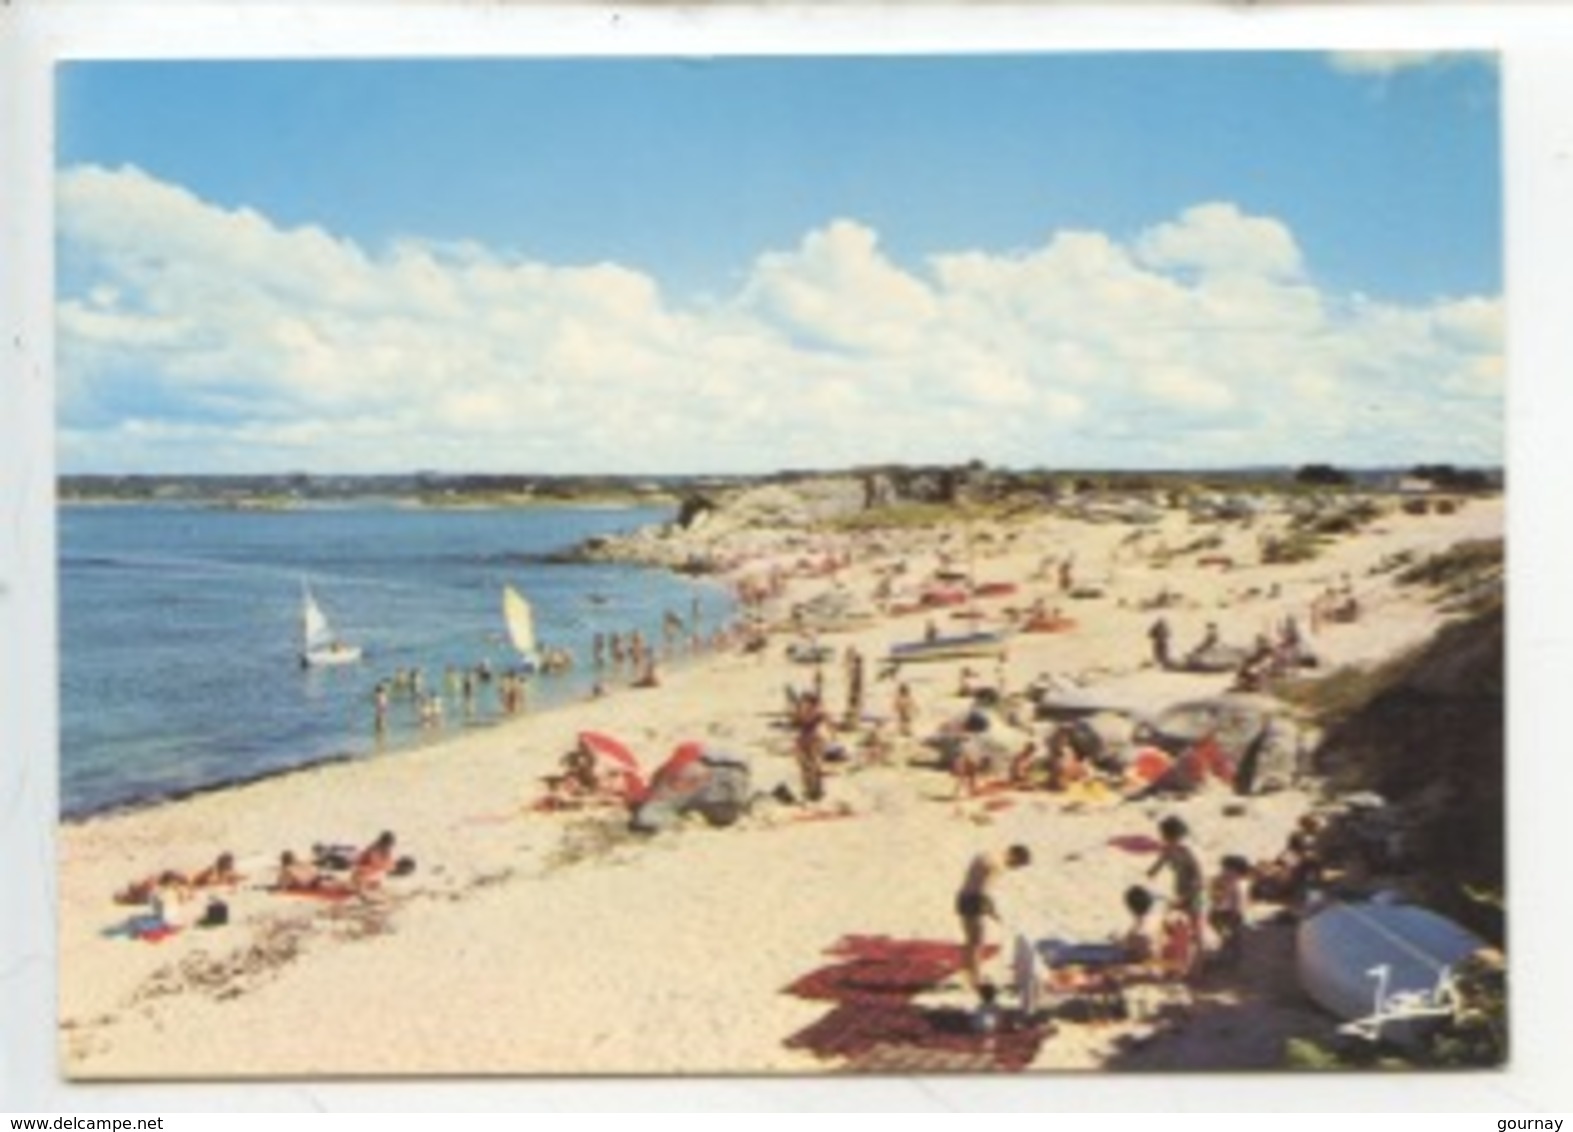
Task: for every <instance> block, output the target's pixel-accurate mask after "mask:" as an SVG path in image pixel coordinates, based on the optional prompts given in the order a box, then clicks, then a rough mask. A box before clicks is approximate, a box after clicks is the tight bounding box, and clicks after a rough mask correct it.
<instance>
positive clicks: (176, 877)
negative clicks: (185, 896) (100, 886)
mask: <svg viewBox="0 0 1573 1132" xmlns="http://www.w3.org/2000/svg"><path fill="white" fill-rule="evenodd" d="M242 879H243V878H242V877H241V875H240V874H239V873H238V872H236V871H235V855H234V854H233V853H227V852H226V853H220V854H219V855H218V857H216V858H215V859H214V861H213V863H212V864H211V865H208V866H207V867H206V868H202V869H198V870H197V871H196V872H195V873H192V874H190V875H189V876H188V875H187V874H186V873H183V872H180V871H178V870H176V869H165V870H164V871H163V872H160V873H154V874H153V875H152V876H147V877H143V878H142V879H141V880H136V881H132V882H131V883H130V884H128V885H126V887H125V888H123V889H121V890H120V891H119V892H117V893H115V903H117V904H146V903H148V902H149V901H150V900H151V899H152V898H153V894H154V893H155V892H156V891H157V890H158V889H159V888H160V887H161V886H164V885H170V884H177V883H178V884H182V885H185V886H187V887H189V888H213V887H216V886H218V885H230V884H236V883H238V882H239V881H241V880H242Z"/></svg>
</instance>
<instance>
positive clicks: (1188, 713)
mask: <svg viewBox="0 0 1573 1132" xmlns="http://www.w3.org/2000/svg"><path fill="white" fill-rule="evenodd" d="M1150 733H1151V736H1152V738H1153V739H1154V740H1155V741H1156V742H1157V743H1158V744H1159V745H1160V746H1163V747H1165V748H1166V749H1168V750H1169V751H1171V752H1173V753H1178V752H1179V751H1181V750H1184V749H1187V748H1189V747H1191V746H1192V745H1194V744H1196V743H1198V742H1201V741H1202V740H1204V739H1207V738H1209V737H1211V739H1212V741H1213V742H1214V743H1215V744H1216V745H1217V747H1218V749H1219V752H1220V753H1221V755H1222V757H1223V759H1225V760H1226V761H1227V762H1228V763H1229V764H1230V765H1232V766H1233V767H1235V768H1236V771H1235V776H1234V785H1235V789H1236V790H1237V791H1238V792H1240V793H1242V794H1252V793H1262V792H1265V791H1267V790H1275V789H1283V788H1285V787H1287V786H1289V785H1292V784H1293V782H1294V781H1295V779H1296V778H1298V776H1299V774H1300V769H1301V765H1300V764H1301V758H1302V746H1303V744H1302V741H1301V734H1300V728H1299V727H1298V726H1297V725H1296V724H1295V723H1294V721H1293V720H1291V719H1289V718H1287V717H1286V716H1285V715H1284V714H1283V712H1282V709H1281V707H1280V706H1279V705H1278V703H1277V702H1276V701H1275V700H1272V699H1270V698H1268V697H1266V696H1257V695H1250V694H1241V693H1230V694H1226V695H1222V696H1212V697H1209V698H1207V699H1200V700H1190V701H1187V702H1185V703H1180V704H1175V705H1174V706H1172V707H1170V708H1167V709H1166V710H1164V711H1162V712H1160V713H1159V714H1158V715H1157V717H1156V718H1155V719H1154V720H1153V721H1152V723H1151V724H1150Z"/></svg>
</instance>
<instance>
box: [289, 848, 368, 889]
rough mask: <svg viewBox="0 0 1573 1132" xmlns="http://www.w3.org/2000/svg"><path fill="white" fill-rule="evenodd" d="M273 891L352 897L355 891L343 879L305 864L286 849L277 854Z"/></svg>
mask: <svg viewBox="0 0 1573 1132" xmlns="http://www.w3.org/2000/svg"><path fill="white" fill-rule="evenodd" d="M273 891H275V892H290V893H299V894H303V895H319V896H353V895H355V894H356V892H357V889H356V888H355V886H354V885H353V884H351V883H350V882H348V881H346V880H345V879H344V878H343V877H339V876H335V875H333V874H332V873H326V872H322V871H321V870H319V869H318V868H317V867H316V866H315V865H310V864H307V863H306V862H305V861H302V860H301V859H300V858H299V857H297V856H295V854H294V853H293V852H292V851H291V850H289V849H286V850H284V852H282V853H280V854H279V868H278V873H277V875H276V876H275V877H274V879H273Z"/></svg>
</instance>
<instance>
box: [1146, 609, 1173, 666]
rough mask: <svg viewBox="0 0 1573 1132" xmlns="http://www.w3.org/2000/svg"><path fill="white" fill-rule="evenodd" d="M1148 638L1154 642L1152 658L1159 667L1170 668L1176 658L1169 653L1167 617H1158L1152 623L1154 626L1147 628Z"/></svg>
mask: <svg viewBox="0 0 1573 1132" xmlns="http://www.w3.org/2000/svg"><path fill="white" fill-rule="evenodd" d="M1147 639H1148V640H1150V641H1151V642H1152V659H1153V661H1154V662H1155V663H1156V664H1157V665H1158V667H1159V668H1162V669H1165V670H1167V669H1169V668H1171V667H1173V665H1174V658H1173V657H1172V656H1171V655H1170V654H1169V622H1168V621H1167V620H1166V619H1165V618H1162V617H1160V618H1158V620H1156V621H1154V622H1153V623H1152V628H1150V629H1148V630H1147Z"/></svg>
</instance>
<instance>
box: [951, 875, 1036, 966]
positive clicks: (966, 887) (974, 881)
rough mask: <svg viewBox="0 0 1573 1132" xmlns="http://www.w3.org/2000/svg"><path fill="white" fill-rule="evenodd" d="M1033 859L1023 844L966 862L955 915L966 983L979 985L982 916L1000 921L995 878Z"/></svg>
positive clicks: (982, 933)
mask: <svg viewBox="0 0 1573 1132" xmlns="http://www.w3.org/2000/svg"><path fill="white" fill-rule="evenodd" d="M1031 863H1032V852H1031V851H1030V850H1029V849H1028V848H1027V847H1026V846H1025V845H1012V846H1011V847H1010V848H1009V849H1007V850H1005V855H1004V856H1003V857H1000V856H997V855H996V854H993V853H979V854H978V855H977V856H976V857H974V858H972V861H971V862H970V863H969V864H968V865H967V873H966V875H965V876H964V877H963V878H962V881H961V888H960V890H959V891H958V892H957V893H956V915H957V916H959V917H960V918H961V934H962V950H961V958H962V969H963V970H964V971H965V972H966V975H967V984H968V985H969V986H971V987H972V988H973V989H974V990H978V989H979V987H980V979H979V977H978V960H979V959H980V958H981V957H982V954H983V940H984V930H983V929H984V923H983V921H984V920H985V919H989V920H994V921H995V922H998V921H999V918H1000V916H999V909H998V908H997V907H996V906H995V903H994V892H993V888H994V882H995V881H997V880H998V879H999V878H1000V877H1001V876H1002V875H1003V874H1004V873H1005V871H1006V870H1007V869H1024V868H1026V867H1027V866H1028V865H1030V864H1031Z"/></svg>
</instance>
